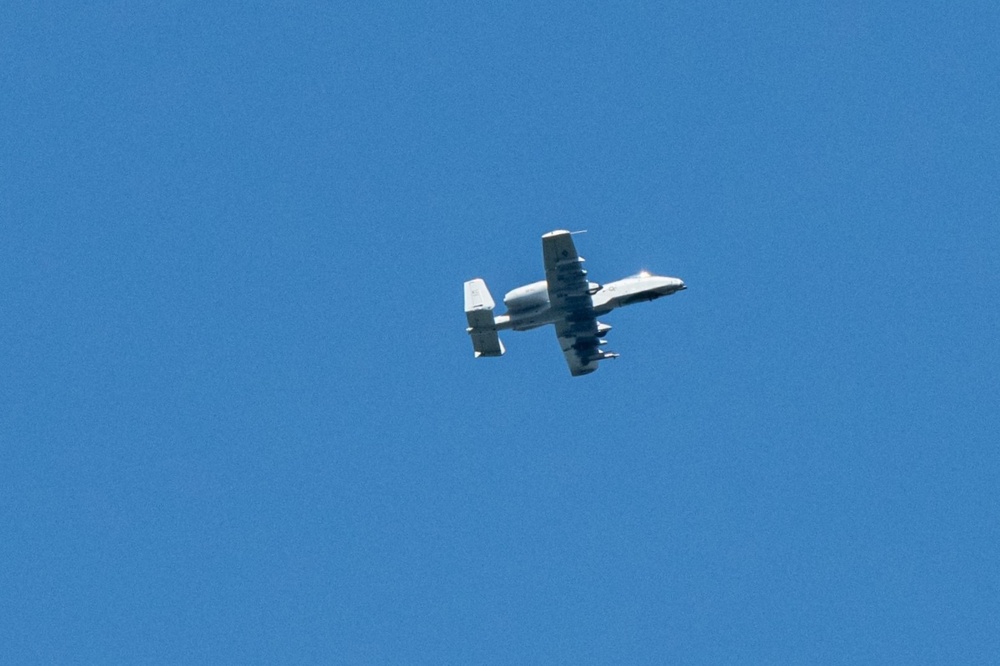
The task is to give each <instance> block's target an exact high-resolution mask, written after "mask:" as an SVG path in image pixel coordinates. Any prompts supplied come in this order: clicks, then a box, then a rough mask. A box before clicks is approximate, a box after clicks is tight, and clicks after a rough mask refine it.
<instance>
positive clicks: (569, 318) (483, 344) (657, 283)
mask: <svg viewBox="0 0 1000 666" xmlns="http://www.w3.org/2000/svg"><path fill="white" fill-rule="evenodd" d="M573 233H580V232H570V231H565V230H562V229H560V230H557V231H550V232H549V233H547V234H545V235H544V236H542V259H543V261H544V263H545V279H544V280H541V281H539V282H532V283H531V284H527V285H524V286H523V287H518V288H517V289H515V290H513V291H510V292H507V294H506V295H505V296H504V297H503V303H504V305H505V306H507V312H506V313H505V314H502V315H499V316H494V315H493V308H494V307H496V305H495V303H494V302H493V297H492V296H491V295H490V292H489V289H487V288H486V282H484V281H483V280H482V279H481V278H476V279H475V280H469V281H468V282H466V283H465V316H466V318H467V319H468V321H469V327H468V328H466V329H465V330H466V331H467V332H468V334H469V335H470V336H471V337H472V349H473V351H474V353H475V356H476V358H479V357H480V356H502V355H503V354H504V352H505V351H506V349H505V348H504V346H503V343H502V342H501V341H500V336H499V335H498V334H497V332H498V331H503V330H507V329H510V330H514V331H527V330H530V329H532V328H538V327H539V326H545V325H546V324H554V325H555V327H556V336H557V337H558V338H559V345H560V346H561V347H562V350H563V354H565V355H566V363H568V364H569V371H570V373H571V374H572V375H573V376H574V377H577V376H579V375H586V374H589V373H591V372H593V371H594V370H597V363H598V361H603V360H604V359H608V358H617V357H618V354H614V353H612V352H609V351H605V350H603V349H601V347H603V346H604V345H605V344H607V340H605V339H604V337H603V336H604V335H605V334H606V333H607V332H608V331H610V330H611V327H610V326H609V325H607V324H604V323H601V322H599V321H597V318H598V317H600V316H603V315H606V314H607V313H609V312H611V311H612V310H614V309H615V308H618V307H621V306H623V305H632V304H633V303H641V302H642V301H654V300H656V299H657V298H662V297H663V296H669V295H671V294H674V293H677V292H678V291H681V290H683V289H687V287H686V286H685V285H684V281H683V280H681V279H679V278H675V277H662V276H659V275H651V274H649V273H647V272H645V271H643V272H641V273H639V274H638V275H633V276H631V277H627V278H625V279H623V280H618V281H617V282H607V283H605V284H598V283H597V282H590V281H588V280H587V271H585V270H584V269H583V261H584V260H583V257H581V256H580V255H578V254H577V252H576V245H575V244H574V243H573Z"/></svg>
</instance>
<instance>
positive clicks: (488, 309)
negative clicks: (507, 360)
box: [465, 278, 507, 358]
mask: <svg viewBox="0 0 1000 666" xmlns="http://www.w3.org/2000/svg"><path fill="white" fill-rule="evenodd" d="M494 307H495V303H494V302H493V297H492V296H491V295H490V290H489V289H487V288H486V283H485V282H484V281H483V280H481V279H479V278H476V279H475V280H469V281H468V282H466V283H465V318H466V319H467V320H468V321H469V327H468V328H467V329H465V330H466V332H467V333H468V334H469V336H470V337H471V338H472V350H473V352H475V355H476V358H479V357H480V356H503V354H504V352H506V351H507V350H506V349H504V346H503V343H502V342H500V336H499V335H497V325H496V320H495V319H494V318H493V308H494Z"/></svg>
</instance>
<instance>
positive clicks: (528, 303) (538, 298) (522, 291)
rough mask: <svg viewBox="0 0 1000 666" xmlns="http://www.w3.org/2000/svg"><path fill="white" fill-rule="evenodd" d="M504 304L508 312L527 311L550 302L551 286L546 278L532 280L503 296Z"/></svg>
mask: <svg viewBox="0 0 1000 666" xmlns="http://www.w3.org/2000/svg"><path fill="white" fill-rule="evenodd" d="M503 304H504V305H506V306H507V311H508V312H525V311H527V310H534V309H536V308H541V307H544V306H546V305H548V304H549V287H548V284H547V283H546V282H545V280H541V281H540V282H532V283H531V284H526V285H524V286H523V287H518V288H517V289H514V290H513V291H508V292H507V293H506V294H505V295H504V297H503Z"/></svg>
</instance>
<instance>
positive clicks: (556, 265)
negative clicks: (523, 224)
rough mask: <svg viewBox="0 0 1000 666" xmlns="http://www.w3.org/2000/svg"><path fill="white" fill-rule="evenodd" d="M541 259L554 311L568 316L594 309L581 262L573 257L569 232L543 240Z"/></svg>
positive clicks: (571, 238)
mask: <svg viewBox="0 0 1000 666" xmlns="http://www.w3.org/2000/svg"><path fill="white" fill-rule="evenodd" d="M542 259H543V261H544V262H545V281H546V282H548V285H549V302H550V303H551V304H552V307H553V308H556V309H559V310H565V311H568V312H574V311H577V310H581V309H583V310H593V309H594V301H593V300H592V299H591V297H590V283H589V282H587V271H585V270H583V258H582V257H581V256H580V255H578V254H577V253H576V245H575V244H574V243H573V236H572V235H571V234H570V232H568V231H552V232H549V233H547V234H545V235H544V236H542Z"/></svg>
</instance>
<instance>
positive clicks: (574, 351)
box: [542, 231, 617, 377]
mask: <svg viewBox="0 0 1000 666" xmlns="http://www.w3.org/2000/svg"><path fill="white" fill-rule="evenodd" d="M542 257H543V259H544V261H545V281H546V282H548V288H549V302H550V303H551V304H552V308H553V309H554V310H558V311H561V312H562V313H563V318H562V319H561V320H559V321H557V322H556V335H557V336H558V338H559V346H560V347H562V350H563V354H564V355H565V356H566V363H567V364H568V365H569V371H570V373H571V374H572V375H573V376H574V377H577V376H579V375H586V374H588V373H591V372H593V371H594V370H597V362H598V361H601V360H603V359H606V358H614V357H615V356H617V354H611V353H606V352H604V351H602V350H601V348H600V347H601V344H602V342H604V341H603V340H601V339H600V334H599V333H598V330H597V318H596V316H595V315H594V301H593V299H592V298H591V295H590V283H589V282H588V281H587V271H585V270H584V269H583V258H582V257H581V256H580V255H578V254H577V253H576V246H575V245H574V243H573V236H572V235H571V234H570V232H568V231H553V232H551V233H547V234H545V235H544V236H542Z"/></svg>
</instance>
